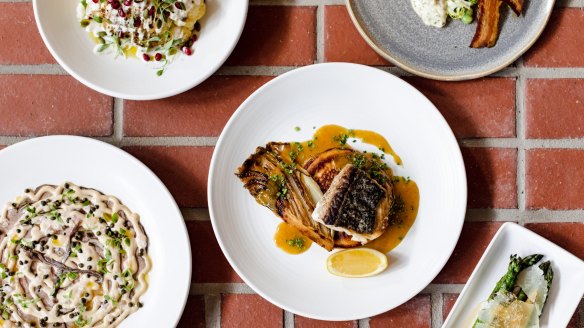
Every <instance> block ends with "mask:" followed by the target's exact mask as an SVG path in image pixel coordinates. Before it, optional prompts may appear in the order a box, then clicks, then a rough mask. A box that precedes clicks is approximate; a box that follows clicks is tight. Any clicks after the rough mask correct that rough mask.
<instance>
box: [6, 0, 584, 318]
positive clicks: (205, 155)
mask: <svg viewBox="0 0 584 328" xmlns="http://www.w3.org/2000/svg"><path fill="white" fill-rule="evenodd" d="M14 1H15V2H11V0H3V1H1V2H0V44H2V46H0V86H2V93H1V94H0V117H1V119H0V145H9V144H11V143H14V142H17V141H19V140H22V139H23V138H27V137H32V136H39V135H47V134H78V135H85V136H91V137H100V138H101V139H102V140H106V141H110V142H112V143H114V144H117V145H119V146H124V149H126V150H127V151H129V152H130V153H132V154H134V155H135V156H137V157H138V158H139V159H141V160H142V161H144V163H146V164H147V165H148V166H150V167H151V168H152V169H153V170H154V171H155V172H156V173H157V174H158V175H159V176H160V178H161V179H162V180H163V181H164V182H165V183H166V185H167V186H168V187H169V189H170V190H171V192H172V193H173V195H174V197H175V198H176V200H177V202H178V203H179V205H180V206H181V207H182V208H183V213H184V214H185V219H186V220H187V226H188V231H189V234H190V236H191V245H192V253H193V265H194V267H193V286H192V289H191V297H190V298H189V301H188V303H187V307H186V310H185V314H184V315H183V318H182V320H181V322H180V324H179V327H219V326H223V327H293V326H296V327H300V328H303V327H347V328H348V327H390V326H391V327H433V328H437V327H439V326H440V325H441V323H442V321H443V319H444V318H445V317H446V316H447V314H448V312H449V311H450V309H451V307H452V305H453V304H454V301H455V300H456V297H457V295H458V293H459V292H460V291H461V290H462V286H463V284H464V283H465V282H466V281H467V279H468V277H469V275H470V273H471V272H472V270H473V268H474V266H475V264H476V263H477V261H478V259H479V258H480V256H481V254H482V252H483V251H484V249H485V247H486V245H487V244H488V242H489V241H490V238H491V237H492V236H493V235H494V233H495V231H496V230H497V229H498V227H499V226H500V225H501V221H515V222H518V223H520V224H522V225H525V226H526V227H528V228H529V229H532V230H534V231H536V232H537V233H540V234H542V235H543V236H545V237H547V238H549V239H551V240H552V241H554V242H556V243H558V244H559V245H561V246H563V247H565V248H566V249H568V250H569V251H571V252H573V253H574V254H576V256H578V257H580V258H582V259H584V192H582V190H583V189H584V33H583V32H582V31H584V10H583V9H582V8H579V7H581V6H584V2H583V1H581V0H563V1H558V2H559V4H558V5H557V7H556V9H555V11H554V15H553V17H552V19H551V20H550V24H549V26H548V28H547V30H546V32H545V33H544V35H543V37H542V38H541V40H540V41H538V42H537V44H536V45H535V46H534V48H533V49H532V50H530V51H529V52H528V53H527V54H526V55H525V56H524V57H523V58H522V59H520V60H518V61H517V62H516V63H515V64H514V65H513V66H512V67H510V68H508V69H506V70H504V71H502V72H501V73H499V74H497V77H488V78H483V79H479V80H475V81H469V82H457V83H449V82H436V81H429V80H425V79H421V78H417V77H410V76H408V74H404V72H403V71H401V70H399V69H397V68H395V67H390V66H391V65H390V64H389V63H387V62H386V61H385V60H384V59H382V58H381V57H380V56H378V55H377V54H376V53H375V52H373V51H372V50H371V49H369V47H368V46H367V44H366V43H365V42H364V41H363V40H362V39H361V38H360V36H359V34H358V33H357V31H356V30H355V28H354V27H353V25H352V23H351V21H350V19H349V16H348V14H347V11H346V9H345V8H344V6H343V3H344V2H343V0H299V1H291V0H269V1H267V0H252V5H251V6H250V10H249V18H248V21H247V25H246V27H245V30H244V32H243V36H242V38H241V41H240V43H239V45H238V46H237V47H236V49H235V51H234V53H233V55H232V56H231V57H230V58H229V60H228V61H227V64H226V67H224V68H223V69H222V75H215V76H213V77H211V78H210V79H209V80H207V81H206V82H204V83H203V84H201V85H200V86H198V87H196V88H194V89H192V90H190V91H187V92H185V93H184V94H181V95H178V96H176V97H172V98H169V99H164V100H157V101H148V102H139V103H138V102H133V101H123V100H120V99H112V98H110V97H107V96H104V95H101V94H99V93H97V92H94V91H92V90H90V89H88V88H86V87H84V86H82V85H81V84H80V83H78V82H77V81H75V80H74V79H73V78H71V77H70V76H68V75H66V74H64V71H63V70H62V69H61V68H60V67H59V66H58V65H57V64H55V61H54V60H53V58H52V57H51V56H50V54H49V53H48V51H47V50H46V48H45V46H44V45H43V43H42V41H41V38H40V36H39V35H38V32H37V31H36V26H35V24H34V18H33V13H32V5H31V3H30V2H26V1H24V2H23V1H20V0H18V1H16V0H14ZM15 21H16V24H15ZM23 41H26V42H23ZM326 61H348V62H355V63H362V64H367V65H373V66H380V67H381V68H383V69H389V70H390V71H391V72H393V73H395V74H397V75H403V76H405V78H406V80H407V81H408V82H410V83H412V84H413V85H414V86H416V87H417V88H418V89H420V90H421V91H422V92H423V93H424V94H425V95H426V96H428V98H430V100H432V102H434V103H435V104H436V106H437V107H438V109H439V110H440V111H441V112H442V114H443V115H444V116H445V117H446V119H447V121H448V122H449V123H450V125H451V127H452V129H453V130H454V132H455V134H456V136H457V137H458V138H459V140H460V144H461V146H462V147H463V155H464V160H465V162H466V167H467V170H468V172H467V173H468V181H469V200H468V206H469V212H468V214H467V222H466V223H465V225H464V228H463V232H462V236H461V239H460V241H459V245H458V246H457V248H456V249H455V251H454V254H453V256H452V258H451V259H450V261H449V262H448V264H447V265H446V267H445V268H444V270H443V271H442V272H441V273H440V274H439V275H438V277H437V278H436V279H435V280H434V282H433V283H432V284H431V285H430V286H429V287H428V288H426V289H425V290H424V291H423V292H422V293H421V294H420V295H418V296H416V297H415V298H414V299H412V300H411V301H409V302H408V303H406V304H404V305H403V306H401V307H399V308H397V309H394V310H392V311H390V312H388V313H385V314H382V315H380V316H377V317H374V318H370V319H364V320H360V321H358V322H340V323H328V322H322V321H315V320H310V319H307V318H303V317H299V316H296V317H294V315H292V314H290V313H287V312H285V311H283V310H281V309H279V308H277V307H275V306H273V305H271V304H270V303H268V302H267V301H265V300H263V299H262V298H261V297H259V296H257V295H256V294H254V293H253V291H252V290H251V289H250V288H249V287H247V286H246V285H245V284H243V282H242V280H241V279H240V278H239V277H238V276H237V274H236V273H235V272H234V271H233V269H231V267H230V266H229V264H228V263H227V261H226V259H225V258H224V256H223V255H222V253H221V250H220V249H219V246H218V244H217V242H216V240H215V238H214V235H213V231H212V228H211V225H210V222H209V218H208V212H207V209H206V206H207V200H206V183H207V173H208V169H209V161H210V158H211V154H212V151H213V146H214V144H215V142H216V138H217V137H218V135H219V133H220V132H221V130H222V128H223V126H224V124H225V122H226V121H227V119H228V118H229V116H230V115H231V114H232V113H233V111H234V110H235V109H236V108H237V107H238V106H239V104H241V102H242V101H243V100H244V99H245V98H246V97H247V96H248V95H249V94H251V93H252V92H253V91H254V90H256V89H257V88H259V87H260V86H261V85H263V84H264V83H266V82H267V81H269V80H270V79H272V78H273V77H274V76H276V75H278V74H281V73H283V72H286V71H288V70H290V69H293V68H294V67H296V66H301V65H308V64H312V63H315V62H326ZM474 90H482V91H485V92H482V93H481V94H482V95H477V94H476V93H474V92H473V91H474ZM477 234H481V235H483V236H486V237H485V238H481V239H476V238H474V237H473V236H475V235H477ZM203 250H204V251H203ZM203 268H204V269H203ZM570 327H574V328H575V327H584V306H583V305H581V306H580V308H579V310H578V312H577V313H576V314H575V315H574V318H573V320H572V323H571V326H570Z"/></svg>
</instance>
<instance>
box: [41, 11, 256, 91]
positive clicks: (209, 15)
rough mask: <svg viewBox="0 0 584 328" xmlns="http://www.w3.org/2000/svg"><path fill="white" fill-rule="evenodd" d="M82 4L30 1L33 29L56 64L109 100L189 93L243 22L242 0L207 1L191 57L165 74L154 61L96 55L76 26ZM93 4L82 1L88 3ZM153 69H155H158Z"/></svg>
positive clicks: (229, 47) (180, 58) (217, 62)
mask: <svg viewBox="0 0 584 328" xmlns="http://www.w3.org/2000/svg"><path fill="white" fill-rule="evenodd" d="M80 1H81V0H64V1H61V2H60V3H59V5H58V6H55V5H54V3H53V2H52V1H45V0H33V8H34V14H35V20H36V23H37V27H38V29H39V31H40V34H41V37H42V39H43V41H44V43H45V45H46V46H47V48H48V49H49V51H50V52H51V54H52V55H53V57H55V59H56V60H57V62H58V63H59V64H60V65H61V66H62V67H63V68H64V69H65V70H66V71H67V73H69V74H71V75H72V76H73V77H75V78H76V79H77V80H79V81H80V82H81V83H83V84H85V85H86V86H88V87H89V88H92V89H94V90H96V91H98V92H101V93H104V94H107V95H109V96H112V97H118V98H124V99H132V100H150V99H160V98H166V97H170V96H173V95H176V94H179V93H181V92H184V91H186V90H189V89H191V88H193V87H195V86H197V85H198V84H200V83H201V82H203V81H204V80H206V79H207V78H208V77H209V76H211V74H213V73H214V72H215V71H216V70H217V69H218V68H219V67H220V66H221V65H222V64H223V63H224V62H225V60H227V57H228V56H229V55H230V54H231V52H232V51H233V49H234V48H235V45H236V44H237V41H238V40H239V37H240V35H241V32H242V30H243V26H244V23H245V19H246V15H247V7H248V1H247V0H221V1H219V0H208V1H206V13H205V15H204V16H203V18H202V19H201V21H200V26H201V29H200V33H199V35H198V39H197V40H196V42H195V43H194V45H193V47H192V55H190V56H187V55H185V54H182V53H179V55H177V56H175V57H176V58H175V59H174V60H173V61H172V62H171V63H169V64H168V65H167V66H166V67H165V69H164V73H163V74H162V75H160V76H158V75H157V72H158V71H159V67H158V66H162V64H160V65H158V63H159V62H156V61H155V60H154V58H152V60H151V61H150V62H148V63H145V62H143V60H142V59H141V58H135V57H133V56H131V55H130V56H128V58H125V57H124V55H118V56H117V57H115V55H114V54H111V53H103V54H98V53H96V52H95V49H96V41H94V40H93V39H92V38H91V37H90V35H89V33H88V32H87V31H86V30H85V29H84V28H82V27H81V26H80V19H79V18H78V12H77V11H78V6H79V4H80ZM90 1H92V0H89V1H86V3H89V2H90ZM157 65H158V66H157Z"/></svg>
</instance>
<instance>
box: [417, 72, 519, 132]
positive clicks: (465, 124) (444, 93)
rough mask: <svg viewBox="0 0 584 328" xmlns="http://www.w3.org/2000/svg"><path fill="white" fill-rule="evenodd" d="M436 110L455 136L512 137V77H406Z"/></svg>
mask: <svg viewBox="0 0 584 328" xmlns="http://www.w3.org/2000/svg"><path fill="white" fill-rule="evenodd" d="M407 81H408V82H410V83H412V84H413V85H414V86H415V87H416V88H417V89H418V90H420V91H421V92H422V93H423V94H424V95H425V96H426V97H428V98H429V99H430V101H432V103H434V105H435V106H436V107H437V108H438V110H440V112H441V113H442V115H444V118H445V119H446V121H448V124H449V125H450V127H451V128H452V130H453V131H454V134H455V135H456V137H458V138H477V137H497V138H502V137H514V136H515V79H509V78H487V79H478V80H473V81H465V82H440V81H432V80H426V79H421V78H409V79H407Z"/></svg>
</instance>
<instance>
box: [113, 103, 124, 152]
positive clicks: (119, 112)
mask: <svg viewBox="0 0 584 328" xmlns="http://www.w3.org/2000/svg"><path fill="white" fill-rule="evenodd" d="M123 136H124V100H123V99H120V98H114V102H113V135H112V141H113V142H114V144H116V145H119V144H121V143H122V138H123Z"/></svg>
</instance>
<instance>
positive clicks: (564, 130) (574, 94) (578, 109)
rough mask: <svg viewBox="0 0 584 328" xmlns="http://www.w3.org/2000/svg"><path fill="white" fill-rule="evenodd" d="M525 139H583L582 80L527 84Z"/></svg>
mask: <svg viewBox="0 0 584 328" xmlns="http://www.w3.org/2000/svg"><path fill="white" fill-rule="evenodd" d="M525 103H526V122H527V124H526V125H527V129H526V133H527V137H528V138H541V139H543V138H582V137H584V80H582V79H553V80H544V79H532V80H528V81H527V94H526V100H525Z"/></svg>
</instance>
